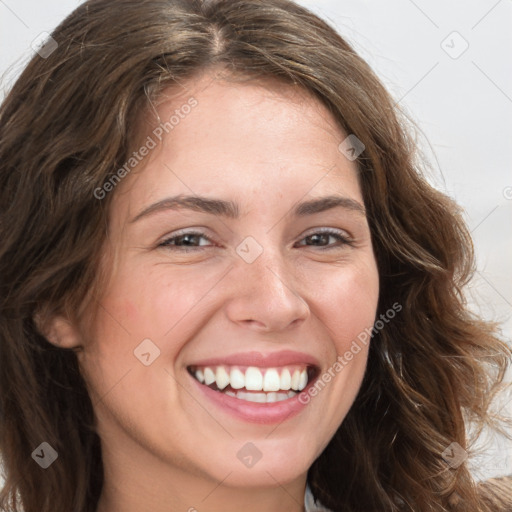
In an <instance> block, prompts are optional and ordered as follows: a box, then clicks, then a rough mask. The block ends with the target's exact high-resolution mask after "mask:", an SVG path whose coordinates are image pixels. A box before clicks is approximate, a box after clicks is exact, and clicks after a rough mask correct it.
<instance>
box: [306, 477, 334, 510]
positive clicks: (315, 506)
mask: <svg viewBox="0 0 512 512" xmlns="http://www.w3.org/2000/svg"><path fill="white" fill-rule="evenodd" d="M304 508H305V510H306V512H331V511H330V510H329V509H328V508H325V507H324V506H323V505H322V504H321V503H320V501H319V500H316V502H315V498H314V496H313V493H312V492H311V489H310V488H309V484H307V485H306V493H305V494H304Z"/></svg>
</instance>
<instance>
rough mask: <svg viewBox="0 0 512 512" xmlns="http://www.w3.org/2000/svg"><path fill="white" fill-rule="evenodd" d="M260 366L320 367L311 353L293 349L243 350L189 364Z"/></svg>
mask: <svg viewBox="0 0 512 512" xmlns="http://www.w3.org/2000/svg"><path fill="white" fill-rule="evenodd" d="M222 364H224V365H227V366H258V367H260V368H273V367H275V366H287V365H294V364H305V365H308V366H315V367H319V366H320V364H319V363H318V360H317V359H316V358H314V357H313V356H311V355H309V354H304V353H302V352H295V351H293V350H281V351H279V352H272V353H268V354H263V353H261V352H243V353H240V354H231V355H229V356H223V357H214V358H210V359H203V360H201V361H195V362H194V363H193V364H190V365H188V366H219V365H222Z"/></svg>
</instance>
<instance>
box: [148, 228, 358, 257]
mask: <svg viewBox="0 0 512 512" xmlns="http://www.w3.org/2000/svg"><path fill="white" fill-rule="evenodd" d="M315 235H329V236H332V237H334V238H336V239H337V240H338V242H341V245H349V246H353V241H352V240H351V239H350V238H349V237H347V236H344V235H343V234H342V233H341V232H340V231H337V230H334V229H328V228H326V229H322V230H319V231H315V232H314V233H311V234H309V235H307V236H305V237H304V238H303V239H302V240H305V239H306V238H310V237H312V236H315ZM187 236H198V237H201V238H204V239H206V240H208V241H210V242H213V240H211V239H210V238H209V237H208V236H206V235H205V234H204V233H202V232H201V231H187V232H185V233H179V234H176V235H174V236H172V237H170V238H167V239H166V240H164V241H163V242H162V243H160V244H159V245H158V247H165V248H168V249H171V250H172V251H182V252H196V251H198V250H202V249H204V248H205V246H193V247H190V246H178V245H176V244H175V243H174V244H173V243H171V242H176V240H178V239H180V238H183V237H187ZM301 247H315V246H304V245H302V246H301ZM316 247H319V248H320V249H321V250H323V251H329V250H332V249H336V247H332V246H331V247H329V246H327V247H325V246H316Z"/></svg>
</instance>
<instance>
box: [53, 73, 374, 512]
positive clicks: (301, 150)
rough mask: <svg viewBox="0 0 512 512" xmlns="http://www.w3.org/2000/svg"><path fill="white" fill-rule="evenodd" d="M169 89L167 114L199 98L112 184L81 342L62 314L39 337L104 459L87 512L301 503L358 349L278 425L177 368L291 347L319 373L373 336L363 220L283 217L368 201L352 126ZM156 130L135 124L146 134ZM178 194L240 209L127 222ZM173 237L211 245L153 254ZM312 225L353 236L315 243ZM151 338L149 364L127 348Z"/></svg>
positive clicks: (270, 88) (307, 106)
mask: <svg viewBox="0 0 512 512" xmlns="http://www.w3.org/2000/svg"><path fill="white" fill-rule="evenodd" d="M167 96H168V97H167V99H166V100H165V101H163V102H160V103H159V105H158V106H156V111H157V112H158V114H159V115H160V118H161V119H162V120H166V119H169V117H170V116H171V115H172V113H173V112H174V110H175V109H176V108H179V107H180V105H183V104H184V103H186V101H187V100H188V99H189V98H190V97H191V96H194V98H196V100H197V101H198V105H197V106H196V107H195V108H194V109H192V111H191V113H190V114H189V115H188V116H186V117H184V118H183V119H181V120H180V123H179V124H178V125H177V126H176V127H175V128H174V129H173V130H172V132H170V133H169V135H167V136H166V137H165V139H164V140H163V142H162V143H160V144H159V145H158V147H157V148H155V149H154V150H152V151H151V152H150V154H149V155H148V156H147V157H146V158H145V159H144V162H143V165H140V166H139V167H138V168H137V171H136V172H132V174H130V175H128V176H127V177H125V178H124V180H123V182H122V183H121V184H120V185H118V187H117V189H116V190H115V191H114V192H113V193H114V194H115V197H114V198H113V202H112V205H111V211H110V224H109V237H108V241H107V243H106V246H105V262H106V264H108V269H109V272H108V274H109V281H108V283H107V285H106V286H105V291H104V293H103V295H102V296H101V297H99V298H98V301H99V303H100V305H101V307H99V308H98V311H97V316H96V318H95V321H94V325H92V326H90V329H91V331H90V334H89V335H86V334H85V332H84V331H83V330H82V329H80V328H79V327H78V326H76V325H72V324H70V323H69V322H68V321H67V320H66V319H65V318H62V317H56V318H55V319H54V320H53V322H52V325H51V329H50V330H49V333H48V337H49V339H50V340H51V341H53V342H54V343H56V344H59V345H60V346H66V347H72V346H73V347H78V346H81V347H82V350H81V351H80V352H79V361H80V366H81V369H82V372H83V375H84V377H85V379H86V382H87V384H88V387H89V391H90V394H91V398H92V400H93V404H94V409H95V412H96V416H97V428H98V432H99V435H100V438H101V439H102V449H103V458H104V465H105V485H104V491H103V494H102V496H101V500H100V504H99V508H98V511H99V512H114V511H117V510H123V511H124V512H135V511H137V512H142V511H148V512H149V511H152V512H164V511H165V512H169V511H187V510H188V511H190V512H192V511H193V510H197V511H198V512H203V511H208V512H217V511H223V512H230V511H239V510H244V511H245V512H251V511H261V510H266V511H269V512H273V511H282V510H288V511H291V512H297V511H302V510H303V500H304V490H305V486H306V474H307V470H308V468H309V467H310V466H311V464H312V463H313V461H314V460H315V459H316V458H317V457H318V456H319V454H320V453H321V452H322V451H323V449H324V448H325V446H326V445H327V443H328V442H329V440H330V439H331V438H332V436H333V434H334V433H335V431H336V429H337V428H338V427H339V425H340V424H341V422H342V421H343V419H344V417H345V416H346V414H347V412H348V410H349V408H350V406H351V405H352V403H353V401H354V399H355V396H356V394H357V391H358V389H359V387H360V384H361V381H362V378H363V375H364V371H365V367H366V360H367V347H362V350H361V351H360V352H359V353H358V354H357V355H356V356H354V358H353V359H352V360H351V361H350V362H349V363H348V364H347V365H346V366H345V367H344V368H343V370H342V371H341V372H339V373H338V374H337V375H336V377H335V378H333V379H332V380H331V382H329V383H328V384H327V385H326V387H325V388H324V389H323V390H322V391H321V392H319V393H318V395H317V396H316V397H314V398H312V399H311V401H310V403H309V404H308V405H307V406H306V407H305V408H304V409H303V410H302V411H301V412H300V413H299V414H298V415H296V416H294V417H292V418H289V419H287V420H285V421H283V422H282V423H281V424H270V425H269V424H258V423H250V422H247V421H243V420H240V419H238V418H236V417H234V416H232V415H231V414H228V413H227V412H225V411H224V410H221V409H220V408H218V407H216V406H215V405H214V404H212V402H211V401H209V400H208V399H206V398H205V397H204V396H202V394H200V393H198V392H197V389H196V387H195V385H194V384H195V383H194V381H193V380H191V377H190V375H189V374H188V373H187V370H186V367H187V365H190V364H191V363H193V362H195V361H198V360H200V359H206V358H209V357H218V356H223V355H230V354H235V353H240V352H246V351H259V352H262V353H268V352H277V351H280V350H287V349H289V350H295V351H300V352H304V353H306V354H310V355H313V356H314V357H316V358H317V360H318V361H319V363H320V366H321V370H322V372H325V371H327V370H328V369H329V368H330V367H332V365H333V363H334V362H335V361H336V358H337V356H338V355H342V354H344V353H345V352H346V351H347V350H349V348H350V345H351V343H352V341H353V340H354V339H355V338H356V337H357V335H358V334H359V333H361V332H362V331H363V330H364V329H365V328H371V326H372V325H373V322H374V319H375V314H376V308H377V300H378V294H379V289H378V272H377V267H376V262H375V257H374V253H373V249H372V244H371V237H370V230H369V227H368V223H367V219H366V217H365V215H364V213H361V212H357V211H353V210H349V209H345V208H339V207H338V208H334V209H331V210H327V211H324V212H321V213H316V214H313V215H309V216H306V217H303V218H301V217H295V216H293V215H291V213H290V212H291V210H292V208H293V207H294V206H295V205H296V203H297V202H301V201H307V200H310V199H313V198H318V197H323V196H326V195H331V194H337V195H342V196H344V197H347V198H350V199H352V200H354V201H357V202H358V203H359V204H360V205H361V206H363V199H362V193H361V189H360V186H359V183H358V179H357V170H356V164H355V162H351V161H350V160H348V159H347V158H345V156H344V155H343V154H342V153H341V152H340V151H339V150H338V146H339V144H340V142H341V141H343V140H344V139H345V137H346V134H344V133H343V132H342V131H341V130H340V129H339V127H338V126H337V125H336V123H335V120H334V118H333V117H332V115H331V114H330V113H329V112H328V111H327V109H326V108H325V107H324V106H323V105H322V104H321V103H320V102H319V101H318V100H317V99H315V98H313V97H311V96H309V95H308V93H306V92H304V91H302V90H301V89H298V88H294V87H293V86H289V85H283V84H278V83H275V82H271V81H267V82H258V83H256V82H245V83H236V82H233V81H231V82H230V81H224V80H223V79H221V78H220V77H217V78H215V77H214V76H212V75H203V76H201V77H199V78H197V79H195V80H194V81H190V82H189V83H188V84H187V87H186V89H185V90H180V91H179V93H176V91H172V90H169V91H168V94H167ZM157 125H158V122H155V120H154V118H152V119H151V120H150V121H147V125H144V127H145V128H146V130H147V133H148V134H150V133H151V130H152V129H154V127H155V126H157ZM177 194H187V195H189V194H190V195H194V194H195V195H201V196H207V197H215V198H222V199H225V200H233V201H237V202H238V203H239V207H240V212H241V216H240V218H239V219H228V218H223V217H220V216H217V215H212V214H208V213H201V212H196V211H191V210H184V209H182V210H165V211H160V212H158V213H154V214H152V215H148V216H146V217H143V218H141V219H140V220H138V221H136V222H130V221H131V220H132V219H133V218H134V217H135V216H136V215H137V214H138V213H139V212H141V211H142V210H144V209H145V208H146V207H148V206H149V205H151V204H153V203H155V202H157V201H159V200H161V199H164V198H166V197H169V196H174V195H177ZM184 228H193V231H196V230H199V231H202V232H203V233H204V234H205V236H206V237H207V238H206V239H205V238H195V237H192V244H193V245H194V247H192V251H191V252H185V251H183V242H182V246H181V247H180V246H176V245H175V246H174V247H172V246H167V247H165V246H164V247H162V246H159V244H161V243H162V242H163V241H165V240H167V239H169V238H170V237H171V236H174V234H175V233H176V232H177V231H178V230H182V229H184ZM323 228H332V229H334V230H337V231H339V232H340V233H341V234H342V235H343V236H345V237H347V236H348V237H349V238H350V240H351V243H350V244H346V243H342V242H339V241H338V240H337V239H336V238H333V237H332V236H328V235H327V236H325V237H322V236H320V237H316V238H315V237H312V238H308V237H310V236H311V235H312V234H314V233H318V232H321V231H322V229H323ZM189 231H190V229H189ZM181 234H182V233H181ZM247 236H252V237H253V238H254V239H255V240H256V241H257V242H258V244H259V245H260V246H261V247H262V248H263V252H262V254H261V255H260V256H259V257H258V258H257V259H256V260H255V261H254V262H253V263H247V262H246V261H244V259H242V258H241V257H240V256H239V255H238V254H237V252H236V251H235V249H236V247H237V246H238V245H239V244H240V243H241V242H242V240H244V239H245V237H247ZM178 243H179V242H178ZM325 246H328V247H330V248H329V249H325ZM180 249H181V250H180ZM146 338H149V339H151V340H152V342H153V343H154V344H155V345H156V346H157V347H158V349H159V350H160V355H159V357H158V358H156V359H155V360H154V362H152V363H151V364H150V365H149V366H145V365H143V364H142V363H141V362H140V361H139V360H138V359H137V358H136V357H135V356H134V350H135V349H136V348H137V346H138V345H139V344H140V343H141V341H142V340H144V339H146ZM249 441H250V442H252V443H253V444H254V445H255V446H257V448H258V449H259V451H260V452H261V455H262V456H261V459H260V460H259V461H258V462H257V464H256V465H254V466H253V467H252V468H247V467H245V466H244V465H243V464H242V463H241V461H240V460H239V459H238V458H237V452H238V451H239V450H240V449H241V448H242V447H243V446H244V445H245V444H246V443H247V442H249Z"/></svg>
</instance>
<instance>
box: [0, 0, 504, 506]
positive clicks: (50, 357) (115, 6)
mask: <svg viewBox="0 0 512 512" xmlns="http://www.w3.org/2000/svg"><path fill="white" fill-rule="evenodd" d="M52 36H53V39H54V40H55V41H56V44H57V45H58V46H57V47H56V48H55V45H53V47H52V46H51V45H50V46H47V47H46V49H47V52H46V54H45V55H44V56H43V55H35V56H34V58H33V59H32V60H31V61H30V63H29V64H28V66H27V67H26V69H25V70H24V72H23V73H22V75H21V76H20V78H19V79H18V80H17V82H16V83H15V85H14V86H13V88H12V90H11V91H10V93H9V94H8V96H7V97H6V99H5V101H4V103H3V104H2V106H1V110H0V240H1V247H0V276H1V281H0V315H1V318H0V358H1V361H2V368H1V372H0V414H1V427H0V450H1V454H2V458H3V464H4V471H5V486H4V488H3V490H2V492H1V494H0V507H1V509H2V510H6V511H8V510H9V511H10V510H20V509H21V508H23V510H24V511H25V512H54V511H64V510H65V511H73V512H93V511H95V509H96V505H97V501H98V498H99V496H100V493H101V490H102V482H103V468H102V459H101V449H100V440H99V438H98V436H97V434H96V432H95V429H94V412H93V406H92V403H91V400H90V398H89V395H88V393H87V390H86V386H85V382H84V380H83V378H82V376H81V374H80V369H79V365H78V363H77V357H76V354H75V352H74V351H73V350H66V349H62V348H59V347H56V346H54V345H52V344H50V343H49V342H48V341H47V340H46V339H45V337H44V336H43V335H42V334H41V332H42V331H41V330H40V329H38V325H39V324H38V323H37V322H36V319H37V318H45V317H47V316H48V315H51V314H53V313H57V312H65V313H66V314H67V315H68V316H69V317H70V318H72V319H74V320H75V321H80V320H81V319H82V320H83V314H84V311H86V310H87V309H88V308H89V306H90V307H91V308H94V307H98V304H96V303H95V300H94V290H95V288H96V286H98V285H99V284H100V283H101V278H100V276H99V275H97V272H96V271H97V269H98V268H99V258H100V254H101V250H102V246H103V242H104V240H105V237H106V235H107V228H106V226H107V216H108V210H109V205H110V203H111V199H112V196H113V195H114V194H115V193H116V192H115V190H114V191H112V192H110V193H109V194H106V195H105V197H104V198H101V199H99V198H98V194H97V190H98V189H101V190H105V189H104V188H103V186H104V184H105V183H106V182H107V181H108V180H112V177H113V176H114V175H115V173H116V171H117V170H118V169H119V168H120V167H121V166H122V165H123V163H124V162H126V161H127V159H128V158H129V155H130V152H131V151H133V139H134V126H135V124H136V120H137V119H138V117H139V116H140V114H141V113H143V112H144V111H147V110H148V109H149V101H152V100H157V99H158V96H159V94H160V93H161V92H162V91H163V89H164V88H166V87H169V86H173V85H175V86H176V87H180V86H181V85H182V84H184V83H185V82H186V80H187V79H190V78H192V77H194V76H197V75H198V74H200V73H201V72H203V71H204V70H206V69H207V68H208V67H212V66H217V67H220V68H223V69H225V70H227V72H228V73H229V74H230V75H232V76H239V77H246V78H249V79H255V78H265V77H273V78H274V79H275V78H277V79H280V80H282V81H283V83H294V84H298V85H299V86H300V87H303V88H304V89H306V90H308V91H310V92H312V93H313V94H314V95H315V96H316V97H317V98H318V99H319V101H321V102H322V103H323V104H325V105H326V106H327V107H328V108H329V110H330V111H331V112H332V114H333V116H334V117H335V118H336V119H337V121H338V122H339V125H340V128H341V129H342V130H343V131H344V132H345V133H346V134H354V135H355V136H356V137H357V138H358V139H359V140H360V141H362V143H363V144H364V146H365V149H364V151H363V153H362V154H361V155H360V156H359V158H358V164H359V175H360V183H361V187H362V190H363V195H364V201H365V206H366V209H367V211H368V215H369V222H370V229H371V233H372V241H373V245H374V250H375V255H376V259H377V263H378V268H379V275H380V281H381V282H380V289H381V295H380V299H379V309H378V313H377V316H378V317H379V316H380V315H381V314H383V313H384V312H386V311H387V310H388V309H389V308H390V307H392V305H393V304H395V303H399V304H400V305H402V307H403V309H402V311H401V312H400V314H399V315H397V317H396V318H395V319H393V321H390V322H389V323H388V324H387V325H386V327H385V328H384V329H381V330H379V331H378V332H376V333H375V336H374V337H373V339H372V342H371V346H370V352H369V359H368V367H367V371H366V374H365V378H364V381H363V384H362V387H361V390H360V392H359V394H358V396H357V398H356V400H355V403H354V404H353V406H352V408H351V410H350V411H349V413H348V415H347V417H346V419H345V420H344V421H343V423H342V425H341V426H340V427H339V429H338V431H337V432H336V434H335V436H334V438H333V439H332V440H331V442H330V443H329V445H328V446H327V448H326V449H325V450H324V452H323V453H322V454H321V455H320V456H319V457H318V459H317V460H316V461H315V462H314V464H313V465H312V467H311V468H310V469H309V473H308V482H309V484H310V486H311V489H312V491H313V494H314V495H315V497H316V498H318V499H319V500H320V501H321V502H322V503H323V504H324V505H325V506H327V507H329V508H331V509H332V510H333V511H340V510H343V511H344V512H356V511H365V512H368V511H379V512H382V511H398V510H406V511H414V512H427V511H429V512H440V511H451V510H467V511H471V512H475V511H489V512H490V511H496V510H498V509H499V508H500V509H501V510H511V507H512V493H509V494H510V495H509V496H508V497H507V493H506V490H505V486H504V484H502V483H501V484H500V485H494V486H493V485H492V483H491V484H489V485H487V487H485V488H482V486H480V488H479V487H478V486H477V485H476V484H475V482H474V481H473V478H472V476H471V474H470V472H469V469H468V464H467V461H465V462H463V463H461V464H460V465H458V467H456V468H455V467H453V465H452V466H450V465H449V464H447V462H446V460H445V459H444V458H443V452H444V451H445V449H446V448H447V447H449V446H450V445H451V443H454V442H456V443H458V444H459V445H460V446H461V447H462V448H464V449H466V450H468V451H469V450H470V448H471V446H472V439H471V438H469V437H468V435H467V430H468V428H467V427H468V426H469V424H470V423H471V424H472V425H476V427H477V428H476V429H475V431H476V432H477V433H478V431H479V430H480V428H482V427H483V426H484V425H487V424H491V423H492V421H491V420H492V418H494V416H493V415H491V414H490V412H489V407H490V404H491V400H492V398H493V396H494V395H495V393H496V392H497V390H498V388H499V387H500V384H502V382H503V377H504V373H505V370H506V368H507V365H508V364H509V362H510V357H511V353H510V350H509V349H508V348H507V345H506V344H505V343H504V342H503V341H500V339H499V338H498V337H497V335H496V328H495V326H493V325H491V324H489V323H486V322H484V321H483V320H481V319H479V318H477V317H476V316H474V315H472V314H471V313H470V312H469V311H468V309H467V307H466V304H465V302H464V296H463V294H462V287H463V286H464V285H465V284H466V283H467V282H468V280H469V279H470V277H471V275H472V272H473V267H474V260H473V252H472V244H471V240H470V237H469V233H468V230H467V228H466V226H465V225H464V222H463V220H462V218H461V215H460V211H459V209H458V208H457V206H456V205H455V204H454V203H453V201H452V200H450V199H449V198H448V197H446V196H445V195H443V194H442V193H440V192H438V191H436V190H435V189H433V188H432V187H431V186H430V185H429V184H428V183H427V181H426V180H425V179H424V177H423V176H422V173H421V166H420V164H418V163H417V161H416V158H415V147H414V144H413V143H412V142H411V139H410V138H409V136H408V135H407V130H406V128H405V127H404V123H403V121H402V118H401V116H400V113H399V112H398V111H397V109H396V107H395V106H394V102H393V101H392V99H391V98H390V96H389V95H388V93H387V92H386V91H385V89H384V88H383V86H382V85H381V83H380V82H379V80H378V79H377V78H376V76H375V75H374V73H373V72H372V71H371V69H370V68H369V66H368V65H367V64H366V63H365V62H364V61H363V60H362V59H361V58H360V57H359V56H358V55H357V54H356V53H355V52H354V50H353V49H352V48H351V47H350V45H349V44H348V43H347V42H346V41H344V40H343V39H342V38H341V37H340V35H338V34H337V33H336V31H335V30H334V29H333V28H332V27H330V26H329V25H328V24H327V23H325V22H324V21H322V20H321V19H319V18H318V17H316V16H315V15H313V14H312V13H310V12H309V11H308V10H306V9H305V8H302V7H300V6H298V5H296V4H295V3H293V2H291V1H288V0H220V1H215V0H214V1H207V0H204V1H201V0H142V1H132V0H116V1H108V0H91V1H87V2H85V3H84V4H82V5H80V6H79V7H78V8H77V9H76V11H75V12H73V13H72V14H71V15H70V16H69V17H68V18H67V19H66V20H65V21H64V22H63V23H62V24H61V25H60V26H59V27H58V28H57V29H56V30H55V31H54V32H53V34H52ZM50 50H51V51H50ZM340 142H341V141H340ZM95 191H96V194H95ZM42 442H47V443H48V444H49V445H50V446H51V447H53V448H54V449H55V451H56V452H57V453H58V459H57V461H56V462H55V463H54V464H52V465H51V466H50V467H48V468H47V469H45V470H43V469H42V468H41V467H39V465H38V464H35V463H34V460H33V458H32V453H33V452H34V450H35V449H36V448H37V447H38V446H40V444H41V443H42ZM507 507H508V508H507Z"/></svg>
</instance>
